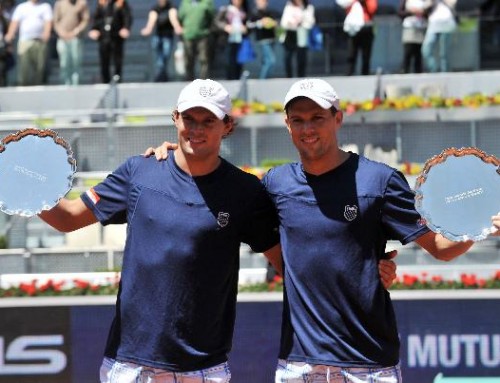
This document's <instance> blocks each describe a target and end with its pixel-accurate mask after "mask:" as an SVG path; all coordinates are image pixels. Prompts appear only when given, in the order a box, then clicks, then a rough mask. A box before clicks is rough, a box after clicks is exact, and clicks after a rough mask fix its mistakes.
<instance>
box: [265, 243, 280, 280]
mask: <svg viewBox="0 0 500 383" xmlns="http://www.w3.org/2000/svg"><path fill="white" fill-rule="evenodd" d="M264 255H265V256H266V258H267V259H268V260H269V262H270V263H271V265H273V267H274V269H275V270H276V272H277V273H278V274H279V275H280V276H283V259H282V258H281V244H279V243H278V244H277V245H275V246H273V247H271V248H270V249H269V250H267V251H264Z"/></svg>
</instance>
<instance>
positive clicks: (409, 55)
mask: <svg viewBox="0 0 500 383" xmlns="http://www.w3.org/2000/svg"><path fill="white" fill-rule="evenodd" d="M431 5H432V0H401V3H400V5H399V12H398V14H399V16H400V17H401V19H402V20H403V31H402V35H401V40H402V42H403V51H404V53H403V67H402V71H403V73H410V71H411V70H410V67H411V62H412V60H413V71H414V72H415V73H422V42H423V41H424V37H425V29H426V27H427V16H428V13H429V10H430V7H431Z"/></svg>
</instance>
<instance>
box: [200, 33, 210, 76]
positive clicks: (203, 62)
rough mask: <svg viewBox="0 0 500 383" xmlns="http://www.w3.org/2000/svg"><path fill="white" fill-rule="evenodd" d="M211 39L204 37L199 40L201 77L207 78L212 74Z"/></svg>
mask: <svg viewBox="0 0 500 383" xmlns="http://www.w3.org/2000/svg"><path fill="white" fill-rule="evenodd" d="M210 48H211V47H210V40H209V38H208V37H202V38H201V39H199V40H198V43H197V50H198V65H199V68H200V75H199V78H201V79H207V78H208V77H209V74H210V54H211V52H210Z"/></svg>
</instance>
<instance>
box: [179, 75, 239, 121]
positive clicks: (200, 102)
mask: <svg viewBox="0 0 500 383" xmlns="http://www.w3.org/2000/svg"><path fill="white" fill-rule="evenodd" d="M196 107H201V108H205V109H208V110H209V111H211V112H212V113H213V114H215V115H216V116H217V118H218V119H219V120H222V119H224V117H225V116H226V115H230V114H231V98H230V97H229V93H228V91H227V90H226V89H225V88H224V87H223V86H222V85H221V84H220V83H218V82H217V81H214V80H210V79H207V80H201V79H196V80H194V81H192V82H191V83H189V84H188V85H186V86H185V87H184V89H182V90H181V93H180V94H179V98H178V100H177V110H178V111H179V112H180V113H182V112H184V111H186V110H188V109H191V108H196Z"/></svg>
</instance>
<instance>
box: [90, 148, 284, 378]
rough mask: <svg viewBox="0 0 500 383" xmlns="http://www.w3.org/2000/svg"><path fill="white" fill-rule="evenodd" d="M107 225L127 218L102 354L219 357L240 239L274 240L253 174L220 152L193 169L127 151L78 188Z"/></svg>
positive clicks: (178, 367) (144, 360)
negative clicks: (214, 160)
mask: <svg viewBox="0 0 500 383" xmlns="http://www.w3.org/2000/svg"><path fill="white" fill-rule="evenodd" d="M82 199H83V201H84V203H85V204H86V205H87V206H88V207H89V208H90V209H92V211H93V212H94V214H95V216H96V217H97V219H98V220H99V221H100V222H101V223H102V224H104V225H107V224H112V223H125V222H126V223H128V226H127V239H126V245H125V251H124V259H123V270H122V274H121V282H120V289H119V293H118V297H117V304H116V314H115V319H114V321H113V324H112V326H111V329H110V333H109V338H108V342H107V346H106V350H105V356H108V357H111V358H115V359H117V360H121V361H130V362H134V363H138V364H141V365H146V366H151V367H155V368H161V369H166V370H171V371H193V370H199V369H203V368H207V367H211V366H214V365H216V364H219V363H222V362H225V361H226V360H227V354H228V352H229V351H230V349H231V341H232V335H233V328H234V320H235V309H236V295H237V285H238V271H239V248H240V243H241V242H244V243H247V244H249V245H250V247H251V248H252V249H253V250H254V251H256V252H262V251H265V250H268V249H270V248H271V247H273V246H274V245H276V244H277V243H278V242H279V234H278V230H277V227H278V222H277V215H276V210H275V208H274V206H273V205H272V202H271V200H270V199H269V197H268V195H267V193H266V191H265V189H264V187H263V185H262V184H261V182H260V181H259V179H258V178H257V177H255V176H254V175H251V174H248V173H245V172H243V171H242V170H240V169H238V168H236V167H235V166H233V165H231V164H229V163H228V162H227V161H225V160H223V159H222V162H221V164H220V166H219V167H218V168H217V169H216V170H215V171H214V172H212V173H211V174H208V175H206V176H201V177H191V176H189V175H188V174H186V173H185V172H183V171H182V170H181V169H180V168H179V167H178V166H177V165H176V163H175V160H174V154H173V152H170V153H169V157H168V159H167V160H166V161H161V162H159V161H157V160H156V159H155V158H144V157H141V156H137V157H132V158H130V159H128V160H127V161H126V162H125V163H124V164H122V165H121V166H120V167H119V168H118V169H117V170H116V171H115V172H113V173H112V174H111V175H109V176H108V177H107V178H106V179H105V180H104V181H103V182H102V183H100V184H99V185H97V186H96V187H95V188H93V189H91V190H89V191H88V192H86V193H84V194H83V195H82Z"/></svg>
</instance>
